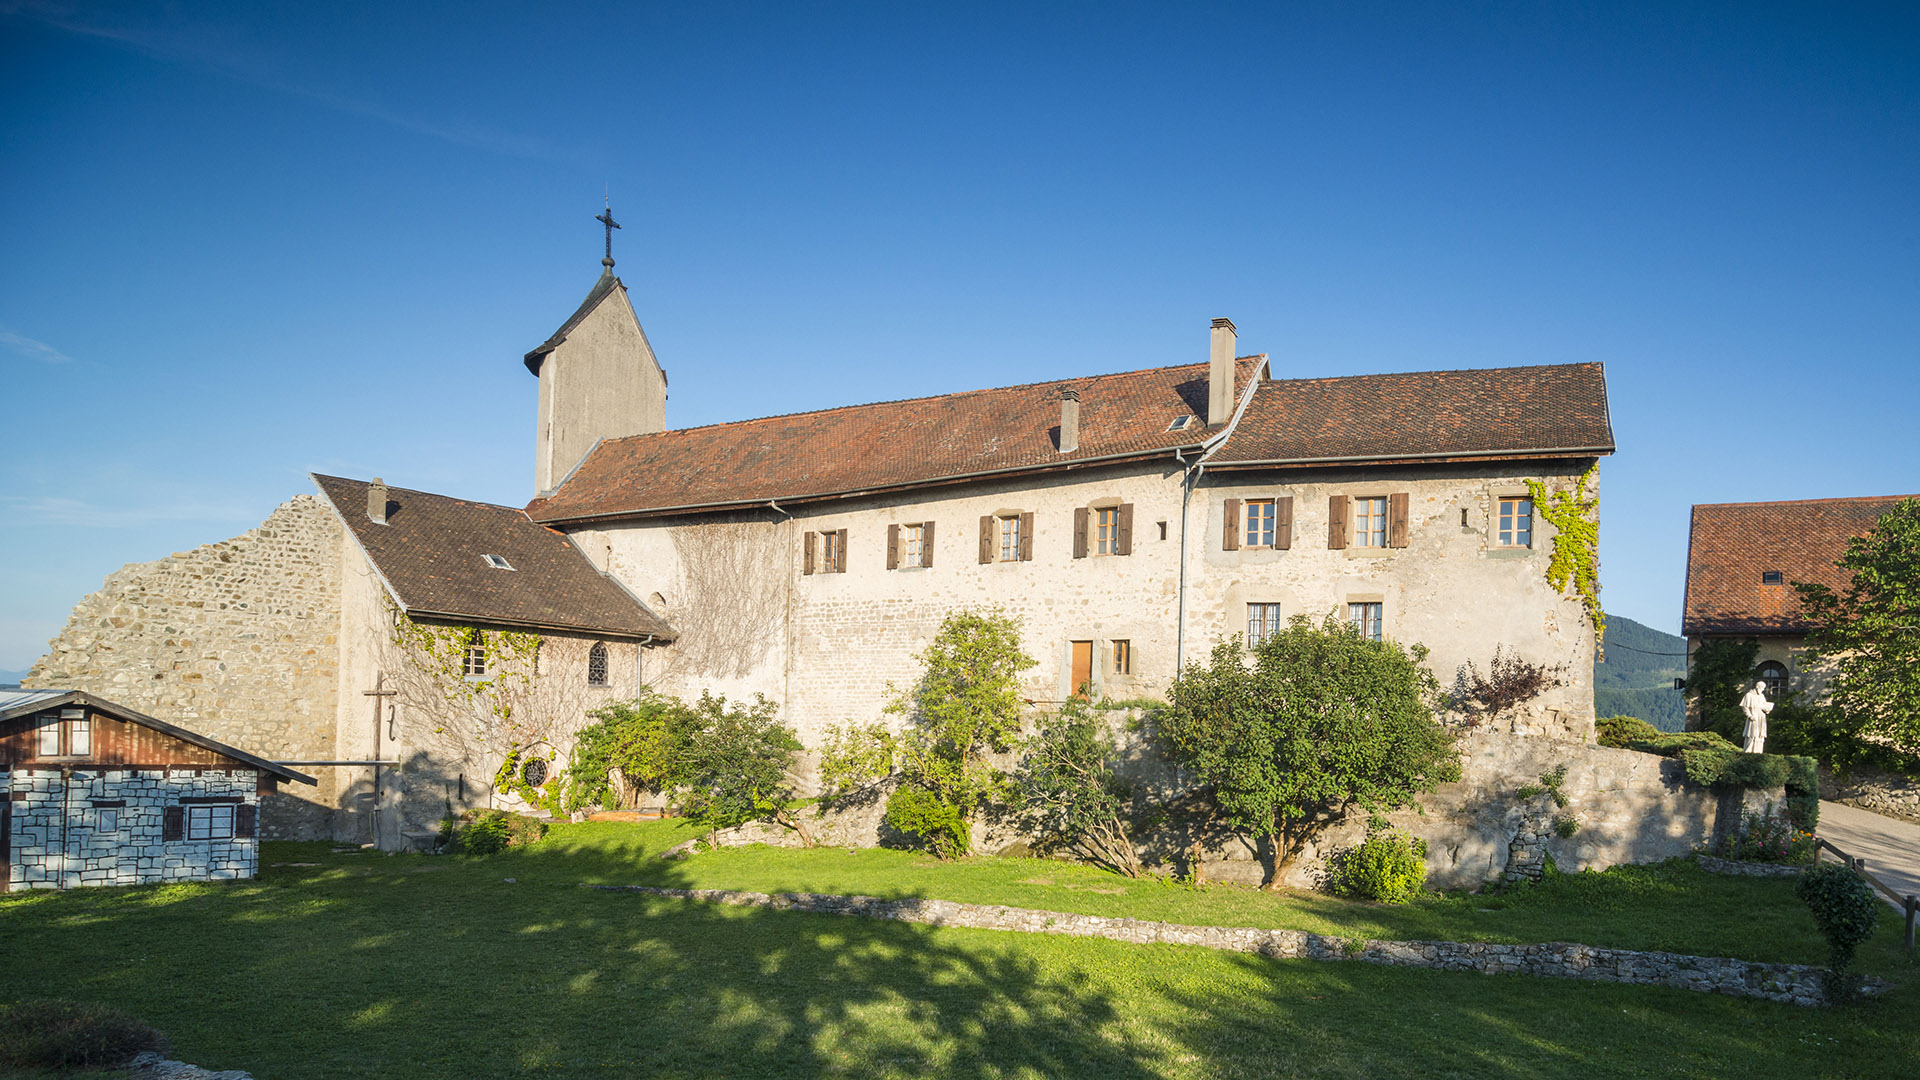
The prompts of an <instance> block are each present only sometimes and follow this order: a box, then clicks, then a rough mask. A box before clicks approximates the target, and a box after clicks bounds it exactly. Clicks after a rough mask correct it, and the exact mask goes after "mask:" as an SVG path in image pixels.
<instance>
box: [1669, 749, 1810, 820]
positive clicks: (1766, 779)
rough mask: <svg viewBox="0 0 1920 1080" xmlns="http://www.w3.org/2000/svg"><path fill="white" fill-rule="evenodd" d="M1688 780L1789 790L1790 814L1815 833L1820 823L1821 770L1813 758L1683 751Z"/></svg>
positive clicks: (1731, 786) (1726, 751)
mask: <svg viewBox="0 0 1920 1080" xmlns="http://www.w3.org/2000/svg"><path fill="white" fill-rule="evenodd" d="M1680 760H1681V761H1683V762H1685V763H1686V766H1687V779H1689V780H1691V781H1693V782H1694V783H1696V784H1700V785H1702V786H1704V787H1719V788H1771V787H1784V788H1786V789H1787V816H1788V817H1789V818H1791V819H1792V820H1793V824H1794V826H1795V827H1797V828H1799V829H1801V830H1803V831H1805V832H1812V831H1813V830H1814V828H1815V827H1817V826H1818V825H1819V824H1820V769H1819V766H1818V764H1817V763H1816V762H1815V761H1814V760H1813V759H1812V758H1810V757H1799V756H1797V755H1787V754H1743V753H1740V752H1739V751H1736V750H1717V749H1693V750H1684V751H1682V752H1681V754H1680Z"/></svg>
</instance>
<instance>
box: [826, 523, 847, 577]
mask: <svg viewBox="0 0 1920 1080" xmlns="http://www.w3.org/2000/svg"><path fill="white" fill-rule="evenodd" d="M827 570H828V572H829V573H834V574H844V573H846V572H847V530H845V529H841V530H840V547H839V548H838V549H837V550H836V551H835V552H834V559H833V565H832V566H830V567H828V568H827Z"/></svg>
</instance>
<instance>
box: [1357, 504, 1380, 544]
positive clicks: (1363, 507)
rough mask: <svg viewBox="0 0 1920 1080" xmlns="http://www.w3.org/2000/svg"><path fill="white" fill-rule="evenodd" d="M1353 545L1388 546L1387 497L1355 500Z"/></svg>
mask: <svg viewBox="0 0 1920 1080" xmlns="http://www.w3.org/2000/svg"><path fill="white" fill-rule="evenodd" d="M1353 525H1354V528H1353V543H1354V546H1355V547H1377V548H1383V547H1386V546H1387V497H1386V496H1385V495H1380V496H1373V497H1368V496H1362V497H1360V498H1357V499H1355V500H1353Z"/></svg>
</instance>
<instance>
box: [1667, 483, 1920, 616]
mask: <svg viewBox="0 0 1920 1080" xmlns="http://www.w3.org/2000/svg"><path fill="white" fill-rule="evenodd" d="M1915 497H1916V496H1912V495H1905V496H1902V495H1881V496H1872V497H1868V498H1856V499H1805V500H1800V501H1796V502H1756V503H1707V504H1703V505H1699V506H1695V507H1694V508H1693V528H1692V532H1691V535H1690V536H1689V538H1688V540H1687V592H1686V600H1685V606H1684V611H1683V614H1682V616H1681V620H1680V632H1681V633H1683V634H1686V635H1687V636H1689V637H1694V636H1702V635H1707V636H1745V635H1766V634H1804V633H1806V632H1807V631H1808V630H1810V629H1812V625H1811V624H1810V623H1809V622H1808V621H1807V619H1806V616H1805V615H1804V614H1803V613H1802V612H1801V609H1800V594H1799V593H1797V592H1795V591H1794V588H1793V583H1794V582H1796V581H1804V582H1809V583H1816V584H1821V585H1825V586H1827V587H1829V588H1832V589H1841V588H1845V587H1846V586H1847V584H1849V579H1848V577H1847V575H1846V574H1845V572H1844V571H1842V570H1841V569H1840V568H1838V567H1836V566H1834V565H1833V564H1834V561H1835V560H1837V559H1838V558H1840V556H1842V555H1844V554H1846V551H1847V542H1848V541H1849V540H1851V539H1853V538H1854V537H1856V536H1860V535H1862V534H1864V533H1866V532H1867V531H1869V530H1871V529H1872V528H1873V526H1874V524H1875V523H1876V522H1878V521H1879V520H1880V518H1881V516H1882V515H1884V514H1885V513H1886V512H1887V511H1889V510H1891V509H1893V507H1894V504H1895V503H1898V502H1900V501H1901V500H1902V499H1903V498H1915ZM1768 571H1779V573H1780V582H1779V583H1778V584H1767V583H1766V582H1765V581H1763V579H1762V575H1763V574H1765V573H1766V572H1768Z"/></svg>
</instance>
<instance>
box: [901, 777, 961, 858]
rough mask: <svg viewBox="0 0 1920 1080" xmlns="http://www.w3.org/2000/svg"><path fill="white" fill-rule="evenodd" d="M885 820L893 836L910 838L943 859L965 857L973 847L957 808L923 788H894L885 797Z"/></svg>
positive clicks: (902, 786)
mask: <svg viewBox="0 0 1920 1080" xmlns="http://www.w3.org/2000/svg"><path fill="white" fill-rule="evenodd" d="M884 820H885V821H886V823H887V826H888V827H889V828H891V829H893V830H894V831H895V832H899V833H902V834H904V835H906V836H910V837H913V838H914V839H916V840H918V841H919V842H920V843H922V844H924V845H926V847H927V848H928V849H929V850H931V851H932V852H933V853H934V854H935V855H938V856H940V857H941V858H943V859H950V858H952V857H954V856H956V855H965V854H966V853H967V850H968V849H969V848H970V847H971V846H972V837H971V836H969V835H968V830H967V821H966V816H965V815H964V814H963V813H962V812H961V810H960V808H959V807H957V806H955V805H953V804H952V803H950V802H947V801H946V800H945V799H942V798H941V797H940V796H939V794H938V793H936V792H932V791H928V790H927V789H926V788H923V787H916V786H914V785H912V784H902V785H901V786H900V787H897V788H895V789H894V790H893V794H891V795H889V796H887V812H886V817H885V819H884Z"/></svg>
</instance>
